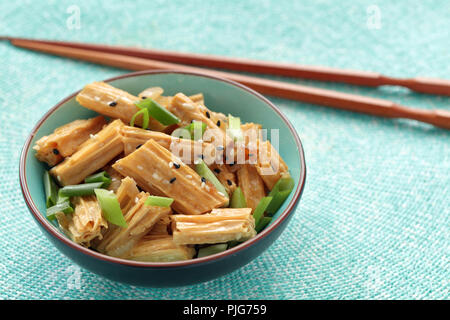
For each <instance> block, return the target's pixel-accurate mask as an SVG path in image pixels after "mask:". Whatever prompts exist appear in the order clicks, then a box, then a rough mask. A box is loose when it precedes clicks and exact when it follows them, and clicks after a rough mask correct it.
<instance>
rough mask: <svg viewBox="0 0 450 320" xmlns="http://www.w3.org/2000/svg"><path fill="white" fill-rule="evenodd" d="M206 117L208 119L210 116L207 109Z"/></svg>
mask: <svg viewBox="0 0 450 320" xmlns="http://www.w3.org/2000/svg"><path fill="white" fill-rule="evenodd" d="M206 117H207V118H208V119H209V118H211V115H210V114H209V112H208V111H206Z"/></svg>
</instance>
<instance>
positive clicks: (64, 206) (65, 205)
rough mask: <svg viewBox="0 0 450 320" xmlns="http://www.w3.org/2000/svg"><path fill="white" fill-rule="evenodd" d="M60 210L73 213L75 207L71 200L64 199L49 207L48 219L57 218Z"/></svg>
mask: <svg viewBox="0 0 450 320" xmlns="http://www.w3.org/2000/svg"><path fill="white" fill-rule="evenodd" d="M58 212H63V213H65V214H68V213H72V212H73V208H72V205H71V204H70V202H69V201H64V202H60V203H57V204H55V205H54V206H51V207H50V208H48V209H47V219H48V220H50V221H52V220H55V218H56V214H57V213H58Z"/></svg>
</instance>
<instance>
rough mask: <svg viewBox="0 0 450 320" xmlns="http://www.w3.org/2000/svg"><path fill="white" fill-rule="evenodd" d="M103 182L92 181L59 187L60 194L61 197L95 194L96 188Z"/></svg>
mask: <svg viewBox="0 0 450 320" xmlns="http://www.w3.org/2000/svg"><path fill="white" fill-rule="evenodd" d="M102 186H103V182H92V183H83V184H75V185H69V186H65V187H64V188H61V189H59V195H60V196H61V197H77V196H90V195H93V194H94V190H95V189H97V188H101V187H102Z"/></svg>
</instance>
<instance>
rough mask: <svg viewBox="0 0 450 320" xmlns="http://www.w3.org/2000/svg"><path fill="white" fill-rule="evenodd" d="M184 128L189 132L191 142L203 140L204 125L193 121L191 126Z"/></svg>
mask: <svg viewBox="0 0 450 320" xmlns="http://www.w3.org/2000/svg"><path fill="white" fill-rule="evenodd" d="M184 128H185V129H187V130H189V133H190V134H191V139H192V140H200V139H202V138H203V134H204V133H205V130H206V123H204V122H201V121H196V120H194V121H192V122H191V124H189V125H188V126H186V127H184Z"/></svg>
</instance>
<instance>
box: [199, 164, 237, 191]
mask: <svg viewBox="0 0 450 320" xmlns="http://www.w3.org/2000/svg"><path fill="white" fill-rule="evenodd" d="M195 171H197V173H198V174H199V176H200V177H203V178H205V179H206V180H208V181H209V182H211V183H212V184H213V186H214V187H216V189H217V191H219V192H220V193H222V194H223V196H224V197H227V198H229V196H228V193H227V189H225V187H224V186H223V184H221V183H220V181H219V180H218V179H217V177H216V176H215V175H214V173H213V172H212V171H211V170H210V169H209V168H208V166H207V165H206V163H205V162H204V161H203V160H200V161H199V163H197V164H196V165H195Z"/></svg>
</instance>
